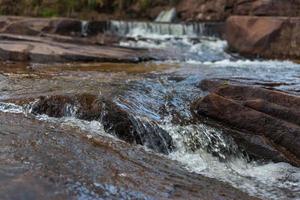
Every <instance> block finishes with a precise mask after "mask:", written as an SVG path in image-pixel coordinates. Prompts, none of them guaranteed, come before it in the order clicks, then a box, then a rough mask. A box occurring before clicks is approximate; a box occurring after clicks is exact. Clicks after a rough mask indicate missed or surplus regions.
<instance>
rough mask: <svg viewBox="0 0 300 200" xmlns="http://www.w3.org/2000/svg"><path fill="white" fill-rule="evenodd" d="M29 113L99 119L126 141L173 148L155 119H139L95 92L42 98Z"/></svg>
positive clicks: (165, 150)
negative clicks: (93, 93) (99, 96)
mask: <svg viewBox="0 0 300 200" xmlns="http://www.w3.org/2000/svg"><path fill="white" fill-rule="evenodd" d="M32 113H33V114H46V115H48V116H50V117H56V118H60V117H67V116H73V117H76V118H79V119H83V120H88V121H92V120H98V121H101V122H102V124H103V126H104V129H105V130H106V131H107V132H109V133H112V134H115V135H116V136H117V137H118V138H120V139H122V140H124V141H126V142H129V143H135V144H140V145H145V146H147V147H148V148H150V149H153V150H154V151H156V152H160V153H165V154H168V153H169V152H170V151H171V150H172V148H173V143H172V138H171V136H170V135H169V134H168V133H167V132H166V131H164V130H163V129H162V128H160V127H159V126H158V125H157V124H156V123H155V122H153V121H146V120H143V119H139V118H137V117H135V116H133V115H131V114H130V113H128V112H127V111H125V110H123V109H122V108H120V107H119V106H118V105H117V104H116V103H114V102H113V101H111V100H107V99H101V98H98V97H97V96H95V95H90V94H81V95H73V96H60V95H58V96H50V97H41V98H40V99H39V101H38V102H37V103H36V104H34V105H33V108H32Z"/></svg>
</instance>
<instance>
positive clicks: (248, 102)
mask: <svg viewBox="0 0 300 200" xmlns="http://www.w3.org/2000/svg"><path fill="white" fill-rule="evenodd" d="M207 85H209V84H208V81H205V82H204V86H207ZM210 85H217V84H216V83H211V84H210ZM211 91H212V90H211ZM192 110H193V111H194V113H195V114H196V115H197V116H201V115H204V116H208V117H211V118H213V119H216V120H218V121H221V122H223V123H225V124H227V125H230V126H231V127H233V128H236V129H239V130H242V131H247V132H250V133H252V134H253V135H257V136H259V137H263V140H267V143H268V144H271V146H273V148H274V149H275V150H274V152H276V151H279V152H281V154H282V155H284V157H285V160H288V161H289V162H290V163H292V164H294V165H297V166H299V165H300V162H299V161H300V157H299V155H300V126H299V122H298V121H299V120H298V116H299V110H300V98H299V97H297V96H292V95H288V94H286V93H283V92H277V91H272V90H267V89H263V88H258V87H250V86H235V85H223V86H220V87H218V88H217V89H215V90H214V92H213V93H211V94H209V95H208V96H206V97H204V98H201V99H199V100H197V101H196V102H195V103H194V104H193V106H192ZM289 113H290V114H289ZM295 117H296V118H295ZM244 139H245V138H244ZM263 140H262V141H263ZM248 142H249V143H250V144H253V141H252V139H251V138H249V141H248ZM253 150H255V151H257V150H258V151H260V150H259V149H252V150H251V151H253ZM272 151H273V150H272ZM274 157H278V155H274ZM275 160H278V159H275Z"/></svg>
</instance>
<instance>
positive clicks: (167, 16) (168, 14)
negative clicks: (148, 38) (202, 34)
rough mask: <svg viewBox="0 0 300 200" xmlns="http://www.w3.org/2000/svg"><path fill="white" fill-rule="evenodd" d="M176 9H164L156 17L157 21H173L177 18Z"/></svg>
mask: <svg viewBox="0 0 300 200" xmlns="http://www.w3.org/2000/svg"><path fill="white" fill-rule="evenodd" d="M176 15H177V13H176V9H175V8H172V9H171V10H168V11H162V12H161V13H160V14H159V15H158V17H157V18H156V19H155V22H169V23H170V22H173V21H174V20H176Z"/></svg>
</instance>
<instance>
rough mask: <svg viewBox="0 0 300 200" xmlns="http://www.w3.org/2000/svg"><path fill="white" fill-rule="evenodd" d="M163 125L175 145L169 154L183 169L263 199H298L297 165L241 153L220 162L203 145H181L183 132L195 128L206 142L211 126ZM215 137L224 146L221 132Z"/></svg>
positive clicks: (299, 177) (211, 130) (212, 129)
mask: <svg viewBox="0 0 300 200" xmlns="http://www.w3.org/2000/svg"><path fill="white" fill-rule="evenodd" d="M163 127H164V128H165V130H167V131H168V132H169V134H170V135H171V136H172V138H173V140H174V142H175V144H176V147H177V149H176V150H175V151H174V152H173V153H171V154H170V155H169V157H170V158H171V159H173V160H176V161H179V162H181V163H182V164H183V165H184V166H185V167H186V169H187V170H189V171H191V172H195V173H199V174H202V175H205V176H208V177H211V178H216V179H218V180H222V181H225V182H228V183H230V184H231V185H233V186H234V187H236V188H239V189H241V190H243V191H245V192H247V193H249V194H251V195H253V196H258V197H261V198H263V199H272V200H296V199H299V197H300V169H299V168H296V167H293V166H291V165H290V164H287V163H268V164H258V163H255V162H251V163H249V162H247V160H246V159H245V158H244V157H243V156H236V157H232V158H231V159H229V160H228V161H224V162H220V160H219V158H217V157H215V156H212V154H211V153H208V152H207V151H206V149H205V148H203V146H202V147H201V148H199V149H198V150H196V151H191V150H189V149H188V148H187V145H186V144H185V142H186V135H189V134H195V131H196V132H197V134H200V136H199V137H201V138H202V140H204V141H202V142H203V143H206V142H209V139H210V138H211V137H215V136H213V135H210V136H209V134H211V133H215V132H216V130H215V129H214V128H212V127H209V126H206V125H203V124H199V125H197V126H194V127H193V128H192V129H191V127H190V126H174V125H173V124H165V125H164V126H163ZM197 129H198V130H197ZM190 131H192V132H190ZM201 135H202V136H201ZM219 136H220V137H219V141H218V143H219V144H220V145H221V146H222V145H224V147H226V145H227V144H228V143H226V142H225V141H224V138H223V135H222V133H221V132H219ZM205 140H206V141H205ZM204 147H205V145H204Z"/></svg>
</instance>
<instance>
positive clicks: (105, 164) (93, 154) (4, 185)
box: [0, 113, 256, 200]
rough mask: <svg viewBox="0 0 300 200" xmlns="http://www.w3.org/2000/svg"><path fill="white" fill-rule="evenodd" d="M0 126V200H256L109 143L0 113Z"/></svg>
mask: <svg viewBox="0 0 300 200" xmlns="http://www.w3.org/2000/svg"><path fill="white" fill-rule="evenodd" d="M0 121H1V126H0V135H1V140H0V149H1V164H0V185H1V187H0V196H1V199H3V200H10V199H20V198H21V199H26V200H27V199H28V200H29V199H30V200H34V199H78V198H83V197H84V198H87V199H101V198H103V199H165V198H169V199H202V198H205V199H208V200H216V199H224V200H226V199H245V200H250V199H256V198H254V197H250V196H248V195H247V194H245V193H243V192H241V191H238V190H237V189H235V188H233V187H231V186H229V184H226V183H223V182H221V181H217V180H214V179H210V178H206V177H203V176H201V175H197V174H195V173H190V172H188V171H186V170H184V169H183V168H182V167H181V166H180V165H179V164H178V163H176V162H174V161H171V160H169V159H167V158H166V157H162V156H159V155H156V154H151V153H149V152H147V151H145V150H143V149H142V148H137V147H134V146H131V145H129V144H126V143H124V142H120V141H117V140H114V139H112V138H110V137H105V136H100V135H98V136H96V135H94V136H93V137H92V138H91V137H87V135H89V134H90V133H89V132H85V131H81V130H79V129H78V128H72V127H69V126H64V127H63V128H62V127H61V126H59V125H55V124H53V123H50V122H41V121H38V120H34V119H29V118H26V117H25V116H24V115H22V114H19V115H16V114H9V113H0ZM29 186H30V187H29Z"/></svg>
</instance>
